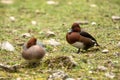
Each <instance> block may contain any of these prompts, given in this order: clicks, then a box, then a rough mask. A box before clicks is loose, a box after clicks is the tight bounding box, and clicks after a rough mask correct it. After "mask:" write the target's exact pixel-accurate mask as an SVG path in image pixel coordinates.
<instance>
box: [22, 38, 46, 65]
mask: <svg viewBox="0 0 120 80" xmlns="http://www.w3.org/2000/svg"><path fill="white" fill-rule="evenodd" d="M44 55H45V50H44V49H43V47H42V46H41V45H39V44H37V39H36V38H34V37H33V38H31V39H30V40H29V41H28V42H27V43H26V44H24V47H23V51H22V57H23V58H24V59H25V60H27V61H29V62H34V63H38V62H39V61H40V60H41V59H42V58H43V57H44Z"/></svg>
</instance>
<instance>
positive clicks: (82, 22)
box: [75, 21, 89, 25]
mask: <svg viewBox="0 0 120 80" xmlns="http://www.w3.org/2000/svg"><path fill="white" fill-rule="evenodd" d="M75 23H78V24H81V25H85V24H88V23H89V22H88V21H75Z"/></svg>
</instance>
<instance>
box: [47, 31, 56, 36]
mask: <svg viewBox="0 0 120 80" xmlns="http://www.w3.org/2000/svg"><path fill="white" fill-rule="evenodd" d="M46 36H47V37H53V36H55V33H54V32H52V31H47V32H46Z"/></svg>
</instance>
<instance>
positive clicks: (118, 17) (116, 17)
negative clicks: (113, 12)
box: [112, 16, 120, 20]
mask: <svg viewBox="0 0 120 80" xmlns="http://www.w3.org/2000/svg"><path fill="white" fill-rule="evenodd" d="M112 19H113V20H120V16H112Z"/></svg>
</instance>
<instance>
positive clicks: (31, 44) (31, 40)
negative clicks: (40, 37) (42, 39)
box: [26, 37, 37, 48]
mask: <svg viewBox="0 0 120 80" xmlns="http://www.w3.org/2000/svg"><path fill="white" fill-rule="evenodd" d="M36 42H37V39H36V38H34V37H32V38H31V39H30V40H29V41H28V42H27V45H26V47H27V48H30V47H31V46H33V45H36Z"/></svg>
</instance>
